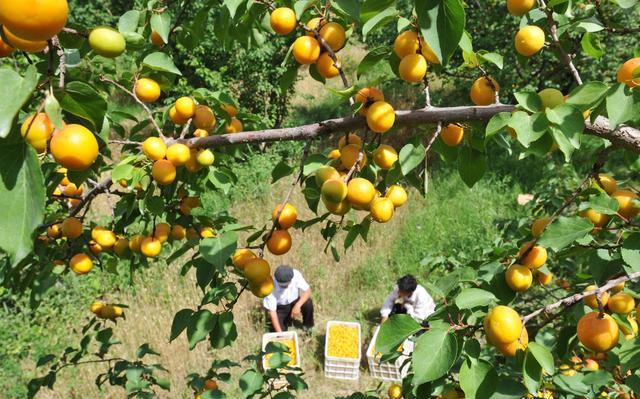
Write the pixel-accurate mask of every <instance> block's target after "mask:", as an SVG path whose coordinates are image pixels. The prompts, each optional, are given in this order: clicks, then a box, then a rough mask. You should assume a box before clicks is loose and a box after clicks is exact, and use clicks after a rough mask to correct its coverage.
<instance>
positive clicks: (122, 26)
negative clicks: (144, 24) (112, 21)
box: [118, 10, 140, 33]
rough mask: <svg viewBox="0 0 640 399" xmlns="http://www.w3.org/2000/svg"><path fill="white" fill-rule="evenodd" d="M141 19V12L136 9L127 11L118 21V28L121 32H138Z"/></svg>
mask: <svg viewBox="0 0 640 399" xmlns="http://www.w3.org/2000/svg"><path fill="white" fill-rule="evenodd" d="M139 21H140V12H139V11H136V10H131V11H127V12H125V13H124V14H122V16H121V17H120V20H119V21H118V30H119V31H120V33H136V32H137V30H138V22H139Z"/></svg>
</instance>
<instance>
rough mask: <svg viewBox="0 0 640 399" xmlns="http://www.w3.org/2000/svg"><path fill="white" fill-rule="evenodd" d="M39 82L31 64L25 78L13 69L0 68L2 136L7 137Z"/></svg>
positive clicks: (0, 127)
mask: <svg viewBox="0 0 640 399" xmlns="http://www.w3.org/2000/svg"><path fill="white" fill-rule="evenodd" d="M37 84H38V73H37V72H36V68H35V67H34V66H29V67H28V68H27V72H26V73H25V75H24V78H23V77H22V76H20V75H19V74H18V73H17V72H15V71H14V70H13V69H9V68H2V69H0V138H4V137H7V136H8V135H9V132H10V131H11V125H13V119H14V118H15V117H16V115H17V114H18V112H19V111H20V108H22V106H23V105H24V104H25V103H26V102H27V100H28V99H29V98H30V97H31V94H32V93H33V91H34V90H35V88H36V85H37Z"/></svg>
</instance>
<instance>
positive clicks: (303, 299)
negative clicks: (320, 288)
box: [262, 265, 314, 332]
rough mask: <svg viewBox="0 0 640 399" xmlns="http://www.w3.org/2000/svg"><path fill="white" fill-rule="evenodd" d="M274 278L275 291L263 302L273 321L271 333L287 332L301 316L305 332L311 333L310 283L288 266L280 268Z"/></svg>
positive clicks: (311, 305) (311, 306)
mask: <svg viewBox="0 0 640 399" xmlns="http://www.w3.org/2000/svg"><path fill="white" fill-rule="evenodd" d="M273 277H274V279H273V291H272V292H271V294H269V295H268V296H266V297H265V298H264V299H263V302H262V303H263V306H264V308H265V309H266V310H267V312H268V313H269V318H270V319H271V331H273V332H281V331H287V329H288V327H289V325H290V324H291V321H292V320H293V319H297V318H298V317H300V315H302V326H303V328H304V330H305V331H310V330H311V329H312V328H313V326H314V321H313V301H312V300H311V287H309V283H307V282H306V281H305V279H304V277H302V274H301V273H300V272H299V271H298V270H295V269H293V268H292V267H290V266H287V265H281V266H278V268H277V269H276V272H275V273H274V276H273Z"/></svg>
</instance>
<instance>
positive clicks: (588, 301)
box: [583, 285, 609, 309]
mask: <svg viewBox="0 0 640 399" xmlns="http://www.w3.org/2000/svg"><path fill="white" fill-rule="evenodd" d="M597 288H598V287H596V286H595V285H589V286H587V288H585V289H584V292H587V291H593V290H595V289H597ZM583 302H584V304H585V305H587V306H588V307H590V308H591V309H598V300H597V298H596V294H593V295H588V296H586V297H584V298H583ZM600 302H602V306H606V305H607V302H609V293H608V292H606V291H605V292H603V293H601V294H600Z"/></svg>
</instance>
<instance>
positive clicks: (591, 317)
mask: <svg viewBox="0 0 640 399" xmlns="http://www.w3.org/2000/svg"><path fill="white" fill-rule="evenodd" d="M577 332H578V340H580V343H581V344H582V345H584V346H585V347H586V348H588V349H591V350H592V351H594V352H607V351H609V350H611V349H612V348H613V347H614V346H616V345H617V343H618V336H619V334H620V332H619V328H618V324H616V322H615V320H613V318H612V317H611V316H609V315H608V314H606V313H604V314H602V315H600V314H599V313H598V312H591V313H587V314H586V315H584V316H582V318H580V320H579V321H578V328H577Z"/></svg>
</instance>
